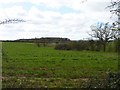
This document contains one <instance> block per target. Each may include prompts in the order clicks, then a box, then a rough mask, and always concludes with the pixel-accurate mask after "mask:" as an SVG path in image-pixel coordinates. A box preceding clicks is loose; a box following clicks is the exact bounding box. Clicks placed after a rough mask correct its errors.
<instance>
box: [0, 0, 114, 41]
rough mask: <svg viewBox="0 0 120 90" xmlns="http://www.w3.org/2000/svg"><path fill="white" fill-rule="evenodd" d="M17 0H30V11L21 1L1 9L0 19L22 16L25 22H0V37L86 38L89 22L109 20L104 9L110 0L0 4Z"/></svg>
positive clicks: (9, 0) (52, 0)
mask: <svg viewBox="0 0 120 90" xmlns="http://www.w3.org/2000/svg"><path fill="white" fill-rule="evenodd" d="M7 1H8V2H7ZM20 2H22V3H24V2H30V3H32V4H33V6H30V8H29V10H26V9H24V6H22V4H21V5H19V6H16V5H13V6H10V7H7V8H1V9H0V17H1V18H0V20H3V19H5V18H6V15H7V16H8V17H9V18H23V19H25V20H27V22H25V23H20V24H9V25H0V39H18V38H34V37H45V36H51V37H52V36H57V37H68V38H70V39H77V40H79V39H83V38H86V37H88V34H87V32H88V31H90V25H92V24H94V23H96V22H98V21H103V22H107V21H112V20H111V19H110V16H111V13H109V10H107V9H105V7H106V6H107V5H109V3H110V0H106V1H102V0H87V1H86V2H85V3H83V4H81V0H76V1H75V0H4V1H3V0H2V1H0V4H1V3H7V4H9V3H20ZM40 4H43V5H44V6H45V7H49V8H60V7H63V6H66V7H68V8H72V9H74V10H75V11H76V10H77V11H78V12H69V13H64V14H62V13H61V12H60V11H54V10H52V9H51V10H41V9H39V8H38V6H39V5H40ZM36 5H37V6H36ZM3 11H4V12H5V13H3ZM5 14H6V15H5ZM10 32H11V33H10Z"/></svg>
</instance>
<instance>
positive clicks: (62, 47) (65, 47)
mask: <svg viewBox="0 0 120 90" xmlns="http://www.w3.org/2000/svg"><path fill="white" fill-rule="evenodd" d="M55 49H56V50H71V47H70V46H69V44H58V45H56V46H55Z"/></svg>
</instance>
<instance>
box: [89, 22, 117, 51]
mask: <svg viewBox="0 0 120 90" xmlns="http://www.w3.org/2000/svg"><path fill="white" fill-rule="evenodd" d="M91 29H92V33H89V35H90V36H92V37H94V38H96V39H98V40H99V41H100V44H101V45H102V46H103V48H104V51H105V50H106V44H107V43H108V42H109V40H114V39H117V38H118V31H117V30H113V26H111V25H109V23H105V24H104V23H99V24H97V25H92V26H91Z"/></svg>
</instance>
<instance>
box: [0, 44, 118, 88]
mask: <svg viewBox="0 0 120 90" xmlns="http://www.w3.org/2000/svg"><path fill="white" fill-rule="evenodd" d="M117 59H118V57H117V53H108V52H92V51H64V50H54V47H37V46H36V45H35V44H33V43H20V42H18V43H17V42H4V43H3V60H2V66H3V68H2V71H3V72H2V74H3V87H65V86H67V87H80V84H81V83H82V81H84V80H86V79H88V78H95V77H97V78H105V77H106V72H108V71H109V70H110V71H111V72H116V71H117V69H118V67H117V66H118V60H117ZM20 83H21V84H20ZM25 83H26V85H25ZM19 84H20V85H19ZM24 85H25V86H24Z"/></svg>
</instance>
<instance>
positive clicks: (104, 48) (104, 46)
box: [103, 42, 106, 52]
mask: <svg viewBox="0 0 120 90" xmlns="http://www.w3.org/2000/svg"><path fill="white" fill-rule="evenodd" d="M103 50H104V52H105V51H106V42H104V43H103Z"/></svg>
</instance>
